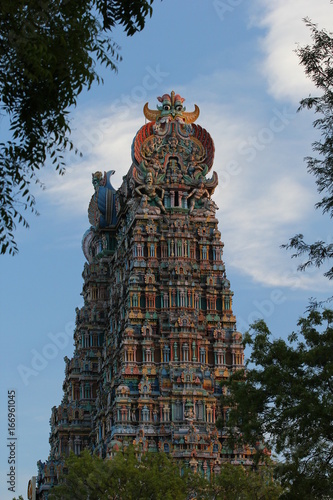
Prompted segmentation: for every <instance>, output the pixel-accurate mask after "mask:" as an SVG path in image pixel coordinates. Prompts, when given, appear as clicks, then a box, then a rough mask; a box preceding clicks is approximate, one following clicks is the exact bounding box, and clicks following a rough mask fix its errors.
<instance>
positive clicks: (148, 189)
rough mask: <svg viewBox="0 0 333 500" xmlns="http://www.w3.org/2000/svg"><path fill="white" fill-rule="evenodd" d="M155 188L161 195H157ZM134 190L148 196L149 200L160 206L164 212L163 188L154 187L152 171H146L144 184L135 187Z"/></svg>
mask: <svg viewBox="0 0 333 500" xmlns="http://www.w3.org/2000/svg"><path fill="white" fill-rule="evenodd" d="M157 189H158V190H159V191H160V192H161V197H159V196H158V194H157V192H156V191H157ZM135 191H136V192H137V193H138V194H139V195H140V196H144V195H147V196H148V200H149V201H154V202H155V203H156V205H158V206H159V207H160V209H161V210H162V212H165V207H164V205H163V201H162V198H163V197H164V189H163V188H160V187H158V188H155V186H154V181H153V174H152V172H148V173H147V175H146V184H145V185H144V186H138V187H137V188H135Z"/></svg>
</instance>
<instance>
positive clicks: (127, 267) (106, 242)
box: [37, 92, 250, 498]
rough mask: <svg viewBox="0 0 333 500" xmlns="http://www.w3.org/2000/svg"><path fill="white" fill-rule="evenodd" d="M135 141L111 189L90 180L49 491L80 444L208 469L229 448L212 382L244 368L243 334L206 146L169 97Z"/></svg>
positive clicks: (44, 471)
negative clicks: (135, 450)
mask: <svg viewBox="0 0 333 500" xmlns="http://www.w3.org/2000/svg"><path fill="white" fill-rule="evenodd" d="M158 100H159V102H160V106H158V107H157V110H156V111H152V110H151V109H149V107H148V103H147V104H146V105H145V107H144V115H145V117H146V119H147V120H148V123H146V125H144V126H143V127H142V128H141V129H140V130H139V131H138V133H137V134H136V136H135V138H134V141H133V144H132V160H133V163H132V165H131V167H130V169H129V172H128V173H127V175H126V176H125V177H123V183H122V185H121V186H120V188H119V189H118V190H115V189H114V188H113V187H112V185H111V180H110V179H111V176H112V173H113V172H112V171H110V172H107V173H104V174H102V173H101V172H96V173H95V174H93V185H94V189H95V192H94V195H93V197H92V199H91V202H90V205H89V209H88V215H89V222H90V224H91V228H90V229H89V230H88V231H87V232H86V233H85V235H84V237H83V252H84V255H85V257H86V259H87V263H86V264H85V268H84V271H83V278H84V285H83V297H84V306H83V308H82V309H81V310H77V315H76V329H75V333H74V340H75V351H74V355H73V358H72V359H70V360H69V359H68V358H66V359H65V361H66V372H65V373H66V378H65V382H64V385H63V389H64V397H63V401H62V403H61V404H60V406H58V407H54V408H53V410H52V417H51V437H50V444H51V452H50V457H49V459H48V461H47V462H46V463H45V464H43V463H41V462H40V463H39V477H38V480H37V481H38V488H37V490H38V495H37V498H47V491H48V489H49V487H50V486H51V484H54V483H56V481H57V473H58V470H59V468H60V467H61V463H62V460H63V456H65V455H66V454H67V453H68V452H69V451H70V450H73V451H74V452H75V453H77V454H78V453H80V451H81V450H82V449H83V448H84V447H89V448H90V449H91V450H93V451H94V452H95V453H98V454H99V455H100V456H101V457H103V458H112V456H113V455H114V454H115V453H116V452H117V451H118V450H119V449H120V448H121V447H123V446H126V445H128V444H129V443H134V444H135V445H136V446H138V447H139V449H141V450H142V451H147V450H149V451H155V452H158V451H164V452H167V453H170V454H171V455H173V456H174V457H175V458H177V459H179V460H183V461H184V462H185V463H186V464H187V465H190V466H191V467H192V468H193V469H194V470H198V471H202V472H203V473H205V474H206V475H208V476H209V475H210V474H212V473H214V472H218V470H219V465H220V463H221V461H223V460H228V461H235V460H237V461H238V462H239V461H240V462H245V463H246V462H248V458H249V457H248V456H247V453H250V452H246V451H244V450H243V451H242V455H241V456H235V451H234V450H229V449H227V447H226V444H225V442H224V440H225V436H224V435H223V432H222V431H218V430H217V429H216V425H215V424H216V420H217V418H219V417H220V418H226V415H225V413H226V412H227V409H224V408H221V404H220V396H221V391H222V389H221V384H220V382H221V381H222V380H223V379H225V378H227V377H229V375H230V373H232V372H233V371H234V370H236V369H239V368H242V367H243V363H244V353H243V346H242V336H241V334H240V333H239V332H237V330H236V319H235V316H234V315H233V311H232V297H233V293H232V291H231V290H230V283H229V281H228V279H227V277H226V272H225V265H224V262H223V259H222V256H223V243H222V242H221V233H220V232H219V230H218V220H217V218H216V210H217V206H216V204H215V202H214V201H213V200H212V195H213V193H214V189H215V188H216V186H217V184H218V179H217V174H216V173H215V172H213V173H212V174H210V171H211V169H212V166H213V159H214V144H213V141H212V139H211V137H210V135H209V133H208V132H207V131H206V130H205V129H204V128H202V127H200V126H199V125H197V124H195V123H194V122H195V121H196V119H197V118H198V116H199V109H198V107H197V106H195V110H194V111H193V112H187V111H186V110H185V107H184V106H183V103H184V99H183V98H182V97H181V96H180V95H178V94H177V95H176V94H175V93H174V92H171V94H170V95H168V94H165V95H163V96H162V97H159V98H158Z"/></svg>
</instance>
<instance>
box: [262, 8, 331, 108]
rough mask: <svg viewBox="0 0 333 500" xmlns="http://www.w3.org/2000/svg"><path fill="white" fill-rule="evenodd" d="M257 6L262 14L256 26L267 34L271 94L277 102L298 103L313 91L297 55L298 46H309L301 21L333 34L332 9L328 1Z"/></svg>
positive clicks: (265, 45)
mask: <svg viewBox="0 0 333 500" xmlns="http://www.w3.org/2000/svg"><path fill="white" fill-rule="evenodd" d="M257 6H258V7H259V10H260V14H258V15H257V16H256V18H255V20H254V21H253V22H254V23H255V24H256V25H258V26H260V27H261V28H264V29H265V30H266V34H265V35H264V36H263V38H262V41H261V46H262V50H263V53H264V55H265V59H264V61H263V63H262V72H263V74H264V76H265V78H266V79H267V81H268V85H269V91H270V92H271V94H272V95H273V96H274V97H275V98H277V99H288V100H289V99H290V100H291V101H292V102H299V101H300V99H302V98H303V97H306V96H307V95H308V94H309V93H311V92H312V91H313V90H314V87H313V85H312V83H311V81H310V80H309V79H308V78H307V77H306V76H305V75H304V69H303V67H301V66H300V65H299V60H298V57H297V55H296V54H295V52H294V51H295V49H296V47H297V43H299V44H300V45H304V44H307V43H309V42H310V31H309V29H308V28H307V27H306V26H305V23H304V22H303V21H302V19H304V18H305V17H309V18H310V19H311V20H312V21H313V22H314V23H316V24H318V25H319V27H320V28H326V29H328V30H332V29H333V28H332V23H331V22H330V21H331V20H332V14H333V5H332V4H331V3H330V2H329V1H328V0H318V1H316V2H314V1H313V0H293V1H292V2H291V1H288V0H275V1H274V2H272V0H258V3H257Z"/></svg>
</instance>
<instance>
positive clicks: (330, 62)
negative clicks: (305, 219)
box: [283, 18, 333, 279]
mask: <svg viewBox="0 0 333 500" xmlns="http://www.w3.org/2000/svg"><path fill="white" fill-rule="evenodd" d="M304 21H305V23H306V25H307V26H308V28H309V29H310V31H311V37H312V42H313V43H312V45H306V46H305V47H298V49H297V51H296V52H297V55H298V57H299V61H300V64H301V65H302V66H303V67H304V69H305V74H306V75H307V76H308V77H309V78H310V79H311V80H312V81H313V83H314V84H315V86H316V88H317V89H318V96H309V97H306V98H305V99H302V100H301V101H300V106H299V110H302V109H310V110H312V111H314V113H315V114H316V115H317V116H318V117H317V118H316V119H315V121H314V122H313V125H314V127H315V128H316V129H318V130H319V131H320V136H321V138H320V139H319V140H317V141H315V142H314V143H313V144H312V148H313V151H314V153H315V154H317V156H309V157H307V158H306V162H307V168H308V171H309V172H310V173H311V174H312V175H314V176H315V179H316V184H317V188H318V192H319V193H321V194H322V195H323V197H322V199H321V200H320V201H318V203H317V204H316V208H319V209H321V210H322V211H323V213H327V214H328V215H329V216H330V217H332V216H333V34H332V33H330V32H327V31H326V30H325V29H319V28H318V26H317V25H316V24H314V23H312V22H311V21H310V19H308V18H306V19H305V20H304ZM283 247H285V248H288V249H293V250H295V253H294V254H293V257H299V256H301V255H307V259H306V260H305V261H304V262H303V263H301V264H300V266H299V269H300V270H301V271H303V270H305V269H307V268H308V267H311V266H315V267H320V266H321V265H322V264H323V263H326V262H327V263H328V264H329V269H328V270H327V271H326V272H325V276H326V277H328V278H329V279H332V278H333V267H332V265H331V264H330V261H331V259H332V257H333V244H332V243H327V242H325V241H323V240H318V241H316V242H314V243H306V242H305V241H304V237H303V234H301V233H300V234H296V235H295V236H294V237H292V238H291V239H290V241H289V243H288V244H287V245H283Z"/></svg>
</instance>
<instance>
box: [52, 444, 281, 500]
mask: <svg viewBox="0 0 333 500" xmlns="http://www.w3.org/2000/svg"><path fill="white" fill-rule="evenodd" d="M181 467H182V468H183V469H182V471H181V470H180V468H181ZM65 471H66V473H64V474H63V475H62V476H61V478H60V480H61V481H63V482H62V483H61V484H59V485H58V486H56V487H54V488H52V490H51V492H50V495H49V498H50V500H56V499H59V500H60V499H61V500H66V499H68V500H69V499H70V500H73V499H80V500H81V499H82V500H83V499H86V498H89V499H90V500H99V499H101V500H102V499H104V498H109V499H110V500H112V499H113V500H168V499H170V500H173V499H175V500H187V499H189V498H196V499H198V500H214V499H216V500H218V499H221V500H222V499H223V500H238V499H239V500H255V499H256V500H261V499H262V500H264V499H267V498H270V499H271V500H274V499H277V498H278V497H279V494H280V492H281V487H280V485H279V484H278V483H275V482H273V481H272V477H271V473H270V471H269V469H267V468H264V469H262V471H261V472H260V473H259V472H254V471H251V470H250V469H249V468H248V469H245V468H243V467H242V466H234V465H231V464H223V465H222V466H221V473H220V474H219V475H217V476H216V477H214V479H213V480H212V481H210V480H209V479H206V478H203V477H202V476H201V475H200V474H198V473H193V472H192V471H191V470H188V469H186V468H184V463H183V462H176V461H174V460H173V459H172V458H171V457H169V456H168V455H166V454H165V453H163V452H160V453H149V452H148V453H145V454H142V453H140V454H139V455H138V454H137V453H136V451H135V449H134V447H132V446H130V447H128V448H126V449H125V450H120V451H119V452H118V453H117V454H116V456H115V457H114V458H113V459H112V460H102V459H101V458H98V457H96V456H94V455H91V454H90V453H89V452H88V451H87V450H86V451H84V452H83V453H82V454H81V456H80V457H77V456H75V455H74V454H71V455H70V457H69V458H68V459H67V460H66V463H65V469H64V472H65Z"/></svg>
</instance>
